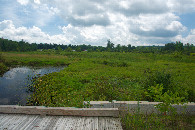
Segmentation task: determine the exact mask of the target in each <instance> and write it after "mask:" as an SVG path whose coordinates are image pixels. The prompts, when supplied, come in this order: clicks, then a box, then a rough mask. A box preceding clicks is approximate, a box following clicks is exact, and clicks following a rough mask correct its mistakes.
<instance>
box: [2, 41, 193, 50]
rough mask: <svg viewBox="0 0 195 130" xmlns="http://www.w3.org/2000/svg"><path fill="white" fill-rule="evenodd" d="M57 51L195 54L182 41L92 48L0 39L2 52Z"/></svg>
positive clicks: (190, 45) (190, 46) (109, 44)
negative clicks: (161, 44)
mask: <svg viewBox="0 0 195 130" xmlns="http://www.w3.org/2000/svg"><path fill="white" fill-rule="evenodd" d="M49 49H50V50H57V51H68V52H71V51H77V52H81V51H88V52H93V51H95V52H103V51H108V52H132V51H133V52H143V53H167V52H170V53H171V52H175V51H177V52H182V53H187V54H190V53H195V47H194V45H193V44H189V43H187V44H185V45H184V44H183V43H181V42H180V41H178V42H175V43H167V44H165V46H137V47H135V46H131V45H130V44H128V45H127V46H126V45H120V44H117V45H115V44H114V43H112V42H111V41H110V40H108V41H107V46H106V47H102V46H91V45H85V44H83V45H71V44H69V45H62V44H61V45H60V44H54V43H53V44H51V43H50V44H48V43H40V44H37V43H31V44H30V43H28V42H25V41H24V40H21V41H19V42H17V41H12V40H8V39H4V38H0V51H18V52H25V51H37V50H49Z"/></svg>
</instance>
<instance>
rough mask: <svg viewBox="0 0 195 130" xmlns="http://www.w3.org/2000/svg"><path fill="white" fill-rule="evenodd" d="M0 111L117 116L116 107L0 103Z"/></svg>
mask: <svg viewBox="0 0 195 130" xmlns="http://www.w3.org/2000/svg"><path fill="white" fill-rule="evenodd" d="M0 113H10V114H14V113H15V114H32V115H58V116H60V115H63V116H103V117H105V116H108V117H118V116H119V111H118V108H66V107H42V106H9V105H5V106H4V105H0Z"/></svg>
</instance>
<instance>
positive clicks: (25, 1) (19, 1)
mask: <svg viewBox="0 0 195 130" xmlns="http://www.w3.org/2000/svg"><path fill="white" fill-rule="evenodd" d="M17 2H18V3H20V4H21V5H27V4H28V2H29V0H17Z"/></svg>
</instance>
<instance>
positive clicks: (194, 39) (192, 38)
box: [172, 29, 195, 44]
mask: <svg viewBox="0 0 195 130" xmlns="http://www.w3.org/2000/svg"><path fill="white" fill-rule="evenodd" d="M172 41H181V42H183V43H185V44H186V43H190V44H195V29H191V31H190V33H189V34H188V35H187V36H186V37H183V36H182V35H177V36H176V37H174V38H172Z"/></svg>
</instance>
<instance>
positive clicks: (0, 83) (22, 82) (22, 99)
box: [0, 67, 64, 105]
mask: <svg viewBox="0 0 195 130" xmlns="http://www.w3.org/2000/svg"><path fill="white" fill-rule="evenodd" d="M63 68H64V67H44V68H31V67H17V68H12V69H10V70H9V71H8V72H6V73H5V74H4V75H3V76H2V77H0V105H25V104H26V102H27V99H28V98H29V96H30V93H29V92H27V90H28V89H27V85H29V84H32V82H31V80H29V78H32V77H34V76H36V75H40V76H42V75H44V74H48V73H52V72H59V71H60V70H62V69H63Z"/></svg>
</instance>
